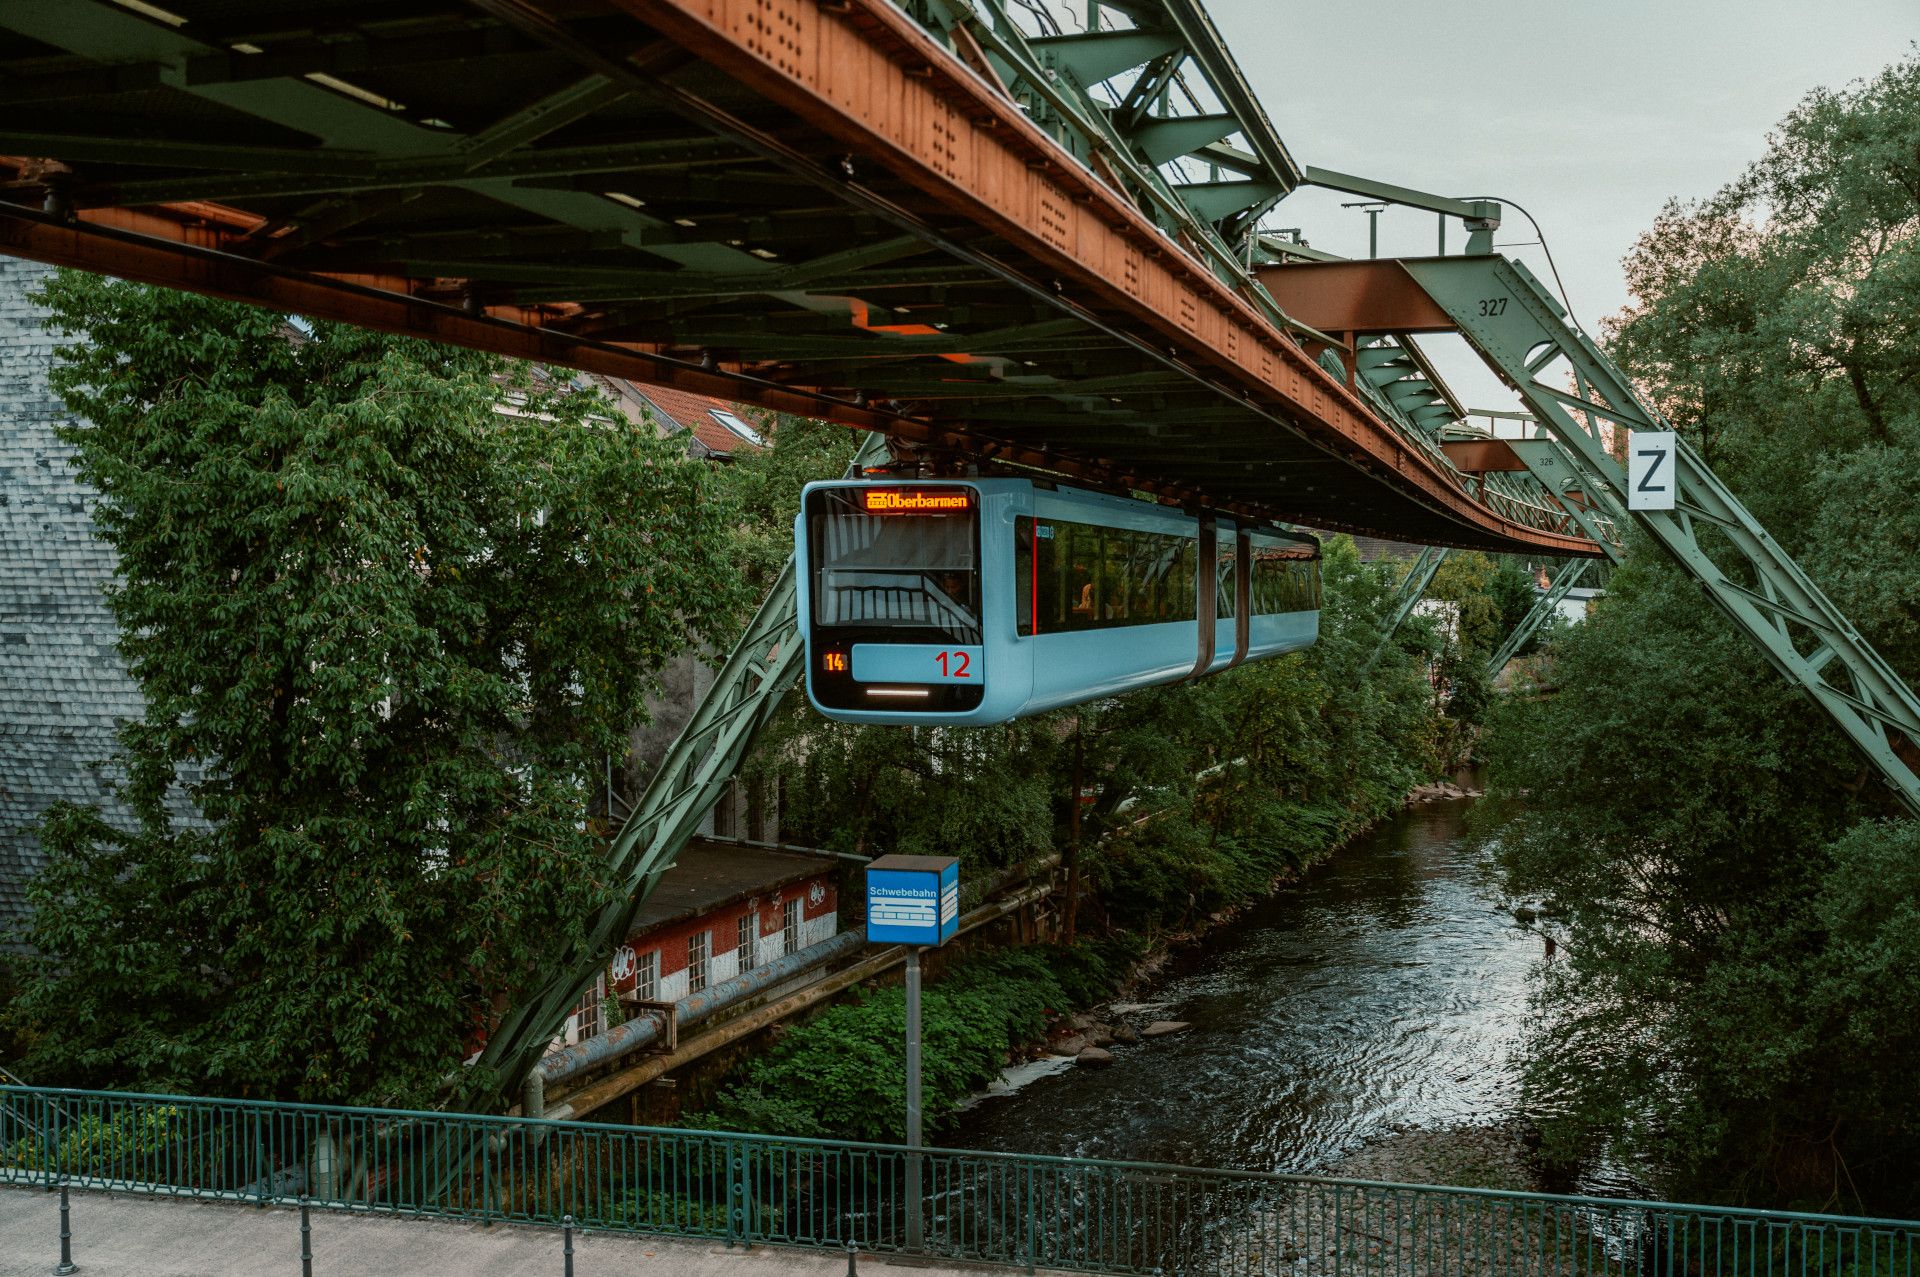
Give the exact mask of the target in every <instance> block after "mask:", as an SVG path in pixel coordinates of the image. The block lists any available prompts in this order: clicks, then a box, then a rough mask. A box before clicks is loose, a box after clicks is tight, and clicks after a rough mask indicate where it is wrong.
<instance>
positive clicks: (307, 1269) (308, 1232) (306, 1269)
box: [300, 1193, 313, 1277]
mask: <svg viewBox="0 0 1920 1277" xmlns="http://www.w3.org/2000/svg"><path fill="white" fill-rule="evenodd" d="M300 1277H313V1221H312V1220H310V1219H308V1218H307V1195H306V1194H305V1193H302V1194H300Z"/></svg>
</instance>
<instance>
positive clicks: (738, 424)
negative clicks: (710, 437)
mask: <svg viewBox="0 0 1920 1277" xmlns="http://www.w3.org/2000/svg"><path fill="white" fill-rule="evenodd" d="M707 415H708V416H710V417H712V418H713V419H714V420H715V421H717V422H719V423H720V424H721V425H723V426H725V427H726V428H727V430H728V431H729V432H730V433H732V434H736V435H738V436H740V437H741V438H742V439H745V440H746V441H747V442H748V443H750V444H752V445H753V446H754V447H756V448H764V447H766V446H767V440H766V436H764V435H762V434H761V433H760V432H759V431H758V430H755V429H754V428H753V427H752V426H750V425H748V424H747V423H746V422H744V421H742V420H741V419H740V418H739V417H737V416H735V415H734V414H733V413H730V412H728V411H727V410H726V409H724V408H710V409H708V410H707Z"/></svg>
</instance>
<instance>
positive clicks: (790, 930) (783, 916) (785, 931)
mask: <svg viewBox="0 0 1920 1277" xmlns="http://www.w3.org/2000/svg"><path fill="white" fill-rule="evenodd" d="M801 908H802V901H801V899H800V897H799V896H795V897H793V898H792V899H791V900H785V901H782V902H781V904H780V944H781V947H782V948H783V949H785V950H786V951H787V952H788V953H798V952H799V951H800V943H801V928H802V927H803V926H804V925H805V924H806V919H805V918H804V917H802V916H801V912H800V911H801Z"/></svg>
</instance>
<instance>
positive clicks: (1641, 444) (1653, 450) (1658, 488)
mask: <svg viewBox="0 0 1920 1277" xmlns="http://www.w3.org/2000/svg"><path fill="white" fill-rule="evenodd" d="M1679 452H1680V442H1679V436H1678V435H1676V434H1674V432H1673V431H1671V430H1636V431H1634V432H1633V433H1632V434H1630V435H1628V436H1627V509H1629V510H1671V509H1673V501H1674V497H1675V496H1676V495H1677V494H1678V492H1679V490H1680V482H1679V476H1678V475H1677V473H1676V472H1675V469H1674V467H1675V466H1676V465H1677V464H1678V462H1679V460H1680V457H1679Z"/></svg>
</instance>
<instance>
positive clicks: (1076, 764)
mask: <svg viewBox="0 0 1920 1277" xmlns="http://www.w3.org/2000/svg"><path fill="white" fill-rule="evenodd" d="M1086 763H1087V750H1086V738H1085V737H1084V736H1082V735H1081V732H1080V723H1079V722H1078V720H1076V721H1075V722H1074V725H1073V792H1072V793H1071V794H1070V795H1068V803H1067V854H1066V857H1065V859H1066V862H1067V907H1066V912H1065V914H1064V915H1063V916H1062V917H1061V920H1060V939H1061V942H1062V943H1064V944H1072V943H1073V940H1074V934H1075V930H1076V928H1077V927H1078V925H1079V921H1080V788H1081V786H1082V785H1084V784H1085V783H1086V772H1087V767H1086Z"/></svg>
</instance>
